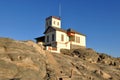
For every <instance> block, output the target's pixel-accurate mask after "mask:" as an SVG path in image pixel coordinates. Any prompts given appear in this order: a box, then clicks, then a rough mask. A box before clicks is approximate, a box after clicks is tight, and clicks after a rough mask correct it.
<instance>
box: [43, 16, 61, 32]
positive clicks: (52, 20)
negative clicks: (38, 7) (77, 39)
mask: <svg viewBox="0 0 120 80" xmlns="http://www.w3.org/2000/svg"><path fill="white" fill-rule="evenodd" d="M48 27H57V28H61V19H60V18H59V17H56V16H50V17H48V18H46V25H45V30H46V29H47V28H48Z"/></svg>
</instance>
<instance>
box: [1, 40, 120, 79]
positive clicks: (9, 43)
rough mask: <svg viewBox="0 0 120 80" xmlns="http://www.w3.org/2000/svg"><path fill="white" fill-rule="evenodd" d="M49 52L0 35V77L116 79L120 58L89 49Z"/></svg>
mask: <svg viewBox="0 0 120 80" xmlns="http://www.w3.org/2000/svg"><path fill="white" fill-rule="evenodd" d="M63 53H64V54H56V53H50V52H47V51H45V50H43V47H42V46H39V45H38V44H36V43H34V42H33V41H16V40H12V39H9V38H0V80H119V78H120V75H119V74H120V66H119V65H120V59H119V58H112V57H109V56H107V55H102V56H100V55H101V54H98V53H97V52H95V51H94V50H92V49H90V48H80V49H72V50H64V51H63Z"/></svg>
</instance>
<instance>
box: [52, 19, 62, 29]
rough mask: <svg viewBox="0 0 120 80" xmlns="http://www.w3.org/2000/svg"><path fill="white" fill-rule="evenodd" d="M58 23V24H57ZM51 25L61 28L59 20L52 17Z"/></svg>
mask: <svg viewBox="0 0 120 80" xmlns="http://www.w3.org/2000/svg"><path fill="white" fill-rule="evenodd" d="M54 22H55V23H54ZM58 23H59V25H58ZM52 26H54V27H58V28H61V20H58V19H55V18H52Z"/></svg>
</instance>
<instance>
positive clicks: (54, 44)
mask: <svg viewBox="0 0 120 80" xmlns="http://www.w3.org/2000/svg"><path fill="white" fill-rule="evenodd" d="M36 41H37V43H38V44H40V43H43V44H44V46H45V48H46V50H49V51H51V52H58V53H59V52H60V49H72V48H78V47H81V46H82V47H86V36H85V35H84V34H81V33H79V32H76V31H74V30H72V29H67V30H63V29H62V28H61V19H60V18H59V17H56V16H50V17H48V18H46V24H45V32H44V36H42V37H38V38H36Z"/></svg>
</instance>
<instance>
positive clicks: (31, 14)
mask: <svg viewBox="0 0 120 80" xmlns="http://www.w3.org/2000/svg"><path fill="white" fill-rule="evenodd" d="M59 3H61V18H62V28H63V29H67V28H73V29H74V30H76V31H78V32H81V33H83V34H86V35H87V47H89V48H93V49H95V50H96V51H98V52H102V53H107V54H109V55H112V56H114V57H120V0H0V37H9V38H13V39H16V40H34V38H36V37H39V36H41V35H42V34H43V32H44V27H45V26H44V25H45V18H46V17H48V16H51V15H54V16H59V7H58V6H59Z"/></svg>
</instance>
